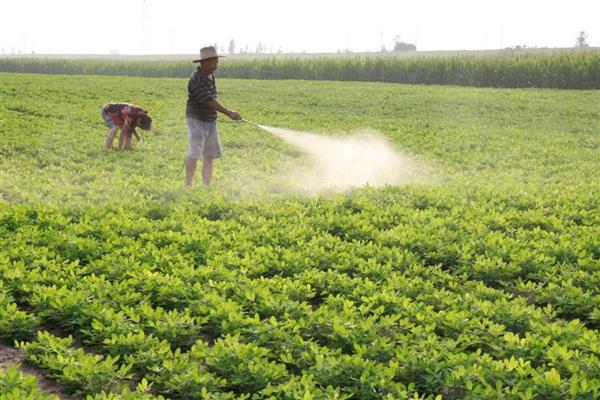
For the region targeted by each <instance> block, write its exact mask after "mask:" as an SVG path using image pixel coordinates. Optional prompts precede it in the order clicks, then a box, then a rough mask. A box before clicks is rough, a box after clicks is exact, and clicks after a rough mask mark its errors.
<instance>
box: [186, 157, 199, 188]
mask: <svg viewBox="0 0 600 400" xmlns="http://www.w3.org/2000/svg"><path fill="white" fill-rule="evenodd" d="M197 163H198V160H195V159H193V158H190V159H187V160H185V186H192V181H193V180H194V173H195V172H196V164H197Z"/></svg>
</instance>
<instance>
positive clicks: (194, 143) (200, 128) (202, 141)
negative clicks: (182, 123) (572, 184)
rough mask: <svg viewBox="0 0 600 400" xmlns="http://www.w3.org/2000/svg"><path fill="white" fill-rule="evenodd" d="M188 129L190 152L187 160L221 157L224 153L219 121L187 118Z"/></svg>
mask: <svg viewBox="0 0 600 400" xmlns="http://www.w3.org/2000/svg"><path fill="white" fill-rule="evenodd" d="M186 122H187V129H188V139H189V145H188V152H187V154H186V156H185V158H186V160H202V159H203V158H219V157H221V156H222V155H223V153H222V151H221V143H220V141H219V131H218V130H217V121H213V122H206V121H201V120H199V119H197V118H190V117H187V118H186Z"/></svg>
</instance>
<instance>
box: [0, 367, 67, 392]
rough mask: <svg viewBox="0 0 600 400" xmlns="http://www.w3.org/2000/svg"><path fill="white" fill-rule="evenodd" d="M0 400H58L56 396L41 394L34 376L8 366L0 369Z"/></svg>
mask: <svg viewBox="0 0 600 400" xmlns="http://www.w3.org/2000/svg"><path fill="white" fill-rule="evenodd" d="M0 400H58V396H56V395H51V394H46V393H44V392H42V391H41V390H40V389H39V388H38V385H37V380H36V379H35V377H34V376H32V375H26V374H24V373H22V372H21V371H19V369H18V368H17V367H16V366H14V365H9V366H8V367H6V368H5V367H0Z"/></svg>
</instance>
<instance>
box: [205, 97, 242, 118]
mask: <svg viewBox="0 0 600 400" xmlns="http://www.w3.org/2000/svg"><path fill="white" fill-rule="evenodd" d="M208 105H209V107H210V108H212V109H213V110H215V111H218V112H220V113H223V114H225V115H227V116H228V117H229V118H231V119H233V120H235V121H241V119H242V116H241V115H240V114H239V113H237V112H235V111H233V110H230V109H229V108H227V107H225V106H223V105H222V104H221V103H219V102H218V101H217V100H211V101H209V102H208Z"/></svg>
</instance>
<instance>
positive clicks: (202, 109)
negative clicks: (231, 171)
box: [185, 46, 242, 186]
mask: <svg viewBox="0 0 600 400" xmlns="http://www.w3.org/2000/svg"><path fill="white" fill-rule="evenodd" d="M220 57H223V56H220V55H218V54H217V49H215V47H214V46H209V47H203V48H201V49H200V58H199V59H198V60H194V62H199V63H200V66H199V67H198V69H197V70H196V71H194V73H193V74H192V76H191V77H190V81H189V82H188V100H187V107H186V121H187V128H188V138H189V148H188V152H187V154H186V156H185V186H191V185H192V181H193V179H194V173H195V172H196V164H197V161H198V160H203V163H202V181H203V182H204V184H205V185H208V184H209V183H210V179H211V177H212V171H213V160H214V159H215V158H219V157H221V154H222V152H221V144H220V143H219V132H218V130H217V111H218V112H221V113H223V114H225V115H227V116H228V117H229V118H231V119H233V120H235V121H241V120H242V116H241V115H240V114H238V113H237V112H235V111H233V110H230V109H229V108H227V107H225V106H223V105H222V104H221V103H219V102H218V101H217V86H216V83H215V76H214V75H213V73H214V72H215V70H216V69H217V65H218V64H219V58H220Z"/></svg>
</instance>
